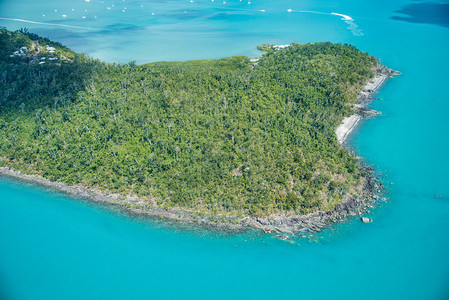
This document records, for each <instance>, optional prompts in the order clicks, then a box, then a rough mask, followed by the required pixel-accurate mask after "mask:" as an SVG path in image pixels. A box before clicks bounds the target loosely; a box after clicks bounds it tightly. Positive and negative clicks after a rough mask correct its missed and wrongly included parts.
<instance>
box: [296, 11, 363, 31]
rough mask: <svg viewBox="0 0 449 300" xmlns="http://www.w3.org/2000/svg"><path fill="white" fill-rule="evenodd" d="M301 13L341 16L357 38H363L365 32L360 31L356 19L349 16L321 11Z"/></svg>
mask: <svg viewBox="0 0 449 300" xmlns="http://www.w3.org/2000/svg"><path fill="white" fill-rule="evenodd" d="M299 12H300V13H309V14H318V15H330V16H339V17H342V18H341V20H343V21H345V23H346V24H348V25H349V27H348V29H349V30H351V32H352V34H353V35H356V36H362V35H363V32H362V30H361V29H359V26H357V24H356V23H354V19H353V18H351V17H350V16H348V15H343V14H338V13H334V12H332V13H325V12H320V11H307V10H302V11H299Z"/></svg>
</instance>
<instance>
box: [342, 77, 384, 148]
mask: <svg viewBox="0 0 449 300" xmlns="http://www.w3.org/2000/svg"><path fill="white" fill-rule="evenodd" d="M387 78H388V75H386V74H385V73H377V74H376V76H375V77H374V78H373V79H371V80H370V81H368V83H367V84H366V85H365V87H364V89H363V90H362V91H361V92H360V94H359V104H356V105H354V107H356V108H360V107H363V106H364V105H366V102H364V101H363V100H362V99H363V98H365V99H367V98H369V97H371V96H372V94H374V93H375V92H376V91H377V89H378V88H379V87H380V86H381V85H382V83H384V81H385V80H386V79H387ZM361 118H362V117H361V116H360V115H359V114H354V115H352V116H350V117H347V118H344V119H343V122H342V124H340V125H339V126H338V127H337V129H336V130H335V133H336V134H337V141H338V143H340V144H342V143H343V142H344V141H345V139H346V137H347V136H348V135H349V133H350V132H351V131H352V130H353V129H354V127H355V126H356V125H357V123H358V122H359V121H360V119H361Z"/></svg>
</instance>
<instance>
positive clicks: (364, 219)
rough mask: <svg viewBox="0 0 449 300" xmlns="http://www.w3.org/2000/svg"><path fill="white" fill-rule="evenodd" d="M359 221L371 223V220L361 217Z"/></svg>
mask: <svg viewBox="0 0 449 300" xmlns="http://www.w3.org/2000/svg"><path fill="white" fill-rule="evenodd" d="M361 220H362V222H363V223H371V222H372V221H373V219H370V218H366V217H362V218H361Z"/></svg>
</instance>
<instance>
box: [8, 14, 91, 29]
mask: <svg viewBox="0 0 449 300" xmlns="http://www.w3.org/2000/svg"><path fill="white" fill-rule="evenodd" d="M0 20H8V21H15V22H24V23H31V24H39V25H48V26H58V27H70V28H78V29H89V30H95V28H91V27H83V26H74V25H65V24H55V23H45V22H36V21H30V20H24V19H13V18H3V17H0Z"/></svg>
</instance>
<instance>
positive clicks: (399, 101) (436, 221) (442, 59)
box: [0, 0, 449, 300]
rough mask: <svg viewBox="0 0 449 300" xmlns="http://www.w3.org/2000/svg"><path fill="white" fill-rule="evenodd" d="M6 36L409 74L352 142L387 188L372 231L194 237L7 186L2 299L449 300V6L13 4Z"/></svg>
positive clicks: (4, 5)
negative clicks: (329, 62) (261, 48)
mask: <svg viewBox="0 0 449 300" xmlns="http://www.w3.org/2000/svg"><path fill="white" fill-rule="evenodd" d="M0 26H3V27H6V28H8V29H10V30H15V29H19V28H22V27H26V28H28V29H29V30H30V31H32V32H35V33H38V34H40V35H43V36H45V37H49V38H51V39H54V40H58V41H60V42H62V43H63V44H65V45H67V46H68V47H70V48H72V49H73V50H75V51H78V52H84V53H87V54H88V55H90V56H93V57H96V58H99V59H101V60H105V61H108V62H117V63H126V62H130V61H136V62H137V63H139V64H140V63H146V62H152V61H160V60H190V59H203V58H220V57H226V56H231V55H248V56H250V57H255V56H258V55H260V53H259V52H258V50H257V49H256V46H257V45H259V44H262V43H267V42H268V43H275V44H289V43H291V42H297V43H307V42H315V41H332V42H338V43H350V44H353V45H355V46H357V47H358V48H359V49H361V50H363V51H366V52H369V53H370V54H371V55H374V56H376V57H379V58H381V60H382V63H383V64H386V65H387V66H389V67H391V68H393V69H395V70H399V71H401V72H402V75H400V76H398V77H395V78H393V79H391V80H389V81H388V82H387V83H386V84H385V85H384V86H383V87H382V89H381V91H380V93H379V94H378V97H379V98H381V99H382V100H381V101H380V100H379V101H375V102H373V103H372V105H371V106H372V107H373V108H374V109H376V110H380V111H382V116H379V117H376V118H374V119H371V120H365V121H363V122H362V123H361V124H360V126H359V127H357V129H356V130H355V131H354V132H353V134H352V135H351V136H350V138H349V140H348V147H350V148H351V149H352V150H353V151H354V152H355V153H356V155H358V156H359V157H361V158H362V159H364V160H365V161H367V162H368V163H370V164H372V165H373V166H375V168H376V173H377V174H378V176H380V177H381V178H382V180H383V182H384V184H385V186H386V189H385V195H384V196H383V201H380V203H379V204H378V205H377V207H376V208H374V209H373V210H372V212H371V213H370V214H369V217H370V218H372V219H373V220H374V222H373V223H370V224H363V223H361V222H360V221H359V220H358V219H351V220H348V222H345V223H342V224H336V225H334V226H332V227H331V228H329V229H327V230H325V231H323V232H321V233H320V234H317V235H314V236H311V237H309V238H307V239H301V240H297V241H294V242H293V243H292V242H286V241H281V240H278V239H276V238H273V237H270V236H263V235H259V234H256V233H248V234H240V235H226V234H220V233H216V232H207V231H200V230H198V231H192V230H187V229H183V228H176V227H170V226H166V225H164V224H159V223H157V222H150V221H148V220H142V219H138V218H134V217H131V216H126V215H123V214H121V213H119V212H116V211H114V210H111V209H110V208H106V207H101V206H98V205H93V204H90V203H88V202H86V201H80V200H74V199H70V198H68V197H65V196H63V195H61V194H58V193H54V192H51V191H48V190H45V189H42V188H39V187H36V186H31V185H28V184H24V183H20V182H17V181H13V180H9V179H6V178H0V299H46V300H49V299H441V300H443V299H449V158H448V157H449V123H448V121H447V120H448V118H447V115H448V112H449V96H448V92H449V86H448V83H449V72H448V70H449V55H448V49H449V2H448V1H431V2H430V1H429V2H428V1H396V0H389V1H385V0H378V1H359V0H344V1H330V0H325V1H293V0H289V1H287V0H276V1H274V0H250V1H248V0H242V1H238V0H229V1H222V0H221V1H219V0H215V1H214V0H212V1H211V0H208V1H206V0H192V1H189V0H182V1H180V0H176V1H175V0H166V1H162V0H133V1H130V0H126V1H125V0H120V1H119V0H116V1H107V0H105V1H99V0H90V1H88V0H76V1H75V0H65V1H49V0H41V1H35V0H0ZM0 142H1V141H0Z"/></svg>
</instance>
